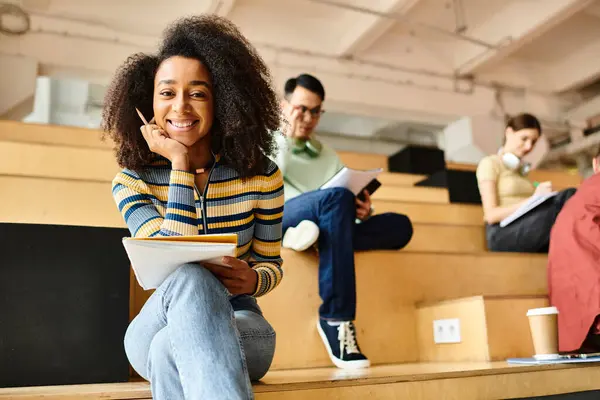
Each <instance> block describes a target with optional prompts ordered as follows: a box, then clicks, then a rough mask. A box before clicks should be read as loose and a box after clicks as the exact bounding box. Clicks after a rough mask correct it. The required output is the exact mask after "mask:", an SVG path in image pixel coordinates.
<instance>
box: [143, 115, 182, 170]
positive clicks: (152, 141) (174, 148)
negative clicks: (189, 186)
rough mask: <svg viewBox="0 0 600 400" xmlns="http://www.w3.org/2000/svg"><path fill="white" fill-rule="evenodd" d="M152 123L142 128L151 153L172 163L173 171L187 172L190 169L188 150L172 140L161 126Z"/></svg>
mask: <svg viewBox="0 0 600 400" xmlns="http://www.w3.org/2000/svg"><path fill="white" fill-rule="evenodd" d="M152 122H153V121H150V123H149V124H148V125H143V126H142V127H140V131H142V135H143V136H144V140H146V143H148V147H149V148H150V151H152V152H153V153H156V154H159V155H161V156H163V157H165V158H166V159H168V160H169V161H171V163H172V165H173V169H180V170H184V171H187V170H188V169H189V157H188V148H187V147H186V146H185V145H183V144H181V143H179V142H178V141H176V140H174V139H171V138H170V137H169V135H167V133H166V132H165V131H164V130H163V129H162V128H161V127H160V126H158V125H156V124H153V123H152Z"/></svg>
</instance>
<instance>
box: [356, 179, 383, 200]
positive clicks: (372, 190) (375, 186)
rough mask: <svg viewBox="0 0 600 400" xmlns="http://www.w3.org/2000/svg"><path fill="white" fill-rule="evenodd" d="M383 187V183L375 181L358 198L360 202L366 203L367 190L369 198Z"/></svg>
mask: <svg viewBox="0 0 600 400" xmlns="http://www.w3.org/2000/svg"><path fill="white" fill-rule="evenodd" d="M380 186H381V182H379V181H378V180H377V179H373V180H372V181H371V182H369V184H368V185H367V186H365V188H364V189H363V190H361V191H360V193H359V194H358V195H357V196H356V197H357V198H358V199H359V200H360V201H365V193H364V192H365V190H366V191H367V192H368V193H369V196H370V195H372V194H373V193H375V191H376V190H377V189H379V187H380Z"/></svg>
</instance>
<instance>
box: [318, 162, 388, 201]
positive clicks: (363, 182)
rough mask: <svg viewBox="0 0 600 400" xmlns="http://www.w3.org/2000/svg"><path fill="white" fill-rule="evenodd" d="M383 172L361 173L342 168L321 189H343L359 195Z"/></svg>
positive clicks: (377, 170)
mask: <svg viewBox="0 0 600 400" xmlns="http://www.w3.org/2000/svg"><path fill="white" fill-rule="evenodd" d="M382 171H383V169H381V168H378V169H372V170H368V171H360V170H356V169H352V168H348V167H344V168H342V169H341V170H340V171H339V172H338V173H337V174H335V175H334V176H333V177H332V178H331V179H329V180H328V181H327V182H325V183H324V184H323V186H321V189H331V188H335V187H342V188H346V189H348V190H350V191H351V192H352V193H354V195H355V196H356V195H358V194H359V193H360V192H361V191H362V190H363V189H364V188H365V187H366V186H367V185H368V184H369V182H371V181H372V180H373V179H375V178H377V176H378V175H379V174H380V173H381V172H382Z"/></svg>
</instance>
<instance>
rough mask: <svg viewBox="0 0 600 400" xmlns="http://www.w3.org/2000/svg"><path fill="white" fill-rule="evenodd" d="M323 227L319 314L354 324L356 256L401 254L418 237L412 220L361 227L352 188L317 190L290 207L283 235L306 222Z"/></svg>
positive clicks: (396, 217)
mask: <svg viewBox="0 0 600 400" xmlns="http://www.w3.org/2000/svg"><path fill="white" fill-rule="evenodd" d="M305 219H307V220H310V221H313V222H314V223H316V224H317V225H318V226H319V230H320V235H319V295H320V296H321V299H322V300H323V304H322V305H321V307H320V308H319V315H320V317H321V318H323V319H328V320H333V321H352V320H354V319H355V314H356V277H355V274H354V251H355V250H357V251H361V250H377V249H380V250H383V249H385V250H397V249H401V248H402V247H404V246H406V245H407V244H408V242H409V241H410V238H411V237H412V232H413V231H412V224H411V222H410V220H409V219H408V217H407V216H405V215H401V214H393V213H386V214H381V215H375V216H373V217H371V218H369V219H368V220H367V221H365V222H362V223H360V224H357V223H356V222H355V221H356V205H355V203H354V195H353V194H352V192H350V191H348V190H346V189H340V188H335V189H327V190H316V191H313V192H308V193H304V194H302V195H300V196H298V197H295V198H293V199H291V200H289V201H287V202H286V203H285V207H284V212H283V231H284V233H285V231H287V229H288V228H290V227H295V226H296V225H298V224H299V223H300V221H302V220H305Z"/></svg>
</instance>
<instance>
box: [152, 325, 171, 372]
mask: <svg viewBox="0 0 600 400" xmlns="http://www.w3.org/2000/svg"><path fill="white" fill-rule="evenodd" d="M172 356H173V353H172V351H171V343H170V341H169V337H168V336H167V330H166V329H163V330H161V331H159V332H158V333H157V334H156V335H155V336H154V339H153V340H152V342H151V343H150V349H149V351H148V362H147V364H146V373H147V374H148V378H152V375H154V376H156V375H157V374H159V375H165V374H167V373H168V371H169V369H171V370H173V371H174V372H175V373H176V371H177V369H176V368H175V361H174V360H173V358H172ZM165 378H167V377H166V376H165Z"/></svg>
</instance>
